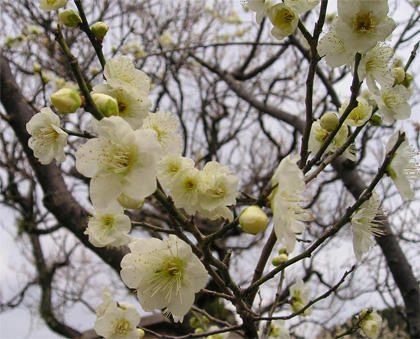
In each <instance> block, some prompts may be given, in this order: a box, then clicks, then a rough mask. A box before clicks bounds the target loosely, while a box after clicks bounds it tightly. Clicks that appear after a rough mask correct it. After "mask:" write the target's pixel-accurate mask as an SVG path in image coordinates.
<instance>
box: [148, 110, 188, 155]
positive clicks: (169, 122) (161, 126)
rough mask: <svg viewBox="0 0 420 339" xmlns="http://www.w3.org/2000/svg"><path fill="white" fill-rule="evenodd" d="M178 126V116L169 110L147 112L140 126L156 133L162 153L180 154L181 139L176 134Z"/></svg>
mask: <svg viewBox="0 0 420 339" xmlns="http://www.w3.org/2000/svg"><path fill="white" fill-rule="evenodd" d="M178 127H179V121H178V118H177V117H176V116H175V115H174V114H172V113H169V112H156V113H149V114H148V115H147V117H146V119H145V120H144V122H143V126H142V128H150V129H152V130H154V131H155V132H156V133H157V136H158V141H159V143H160V145H161V146H162V151H163V153H164V154H181V151H182V139H181V137H180V136H179V135H178V134H177V130H178Z"/></svg>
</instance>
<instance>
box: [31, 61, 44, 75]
mask: <svg viewBox="0 0 420 339" xmlns="http://www.w3.org/2000/svg"><path fill="white" fill-rule="evenodd" d="M32 69H33V70H34V72H35V73H39V72H41V69H42V67H41V65H40V64H37V63H35V64H33V66H32Z"/></svg>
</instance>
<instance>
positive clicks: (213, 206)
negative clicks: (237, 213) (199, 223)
mask: <svg viewBox="0 0 420 339" xmlns="http://www.w3.org/2000/svg"><path fill="white" fill-rule="evenodd" d="M238 183H239V179H238V178H237V177H236V176H235V175H232V174H229V168H228V167H226V166H222V165H220V164H219V163H218V162H217V161H210V162H208V163H207V164H206V165H205V166H204V168H203V170H202V172H201V180H200V187H199V191H200V194H199V206H200V213H201V214H206V216H208V217H209V218H210V219H217V218H218V217H219V215H218V213H217V212H220V213H222V215H220V216H225V215H226V212H227V211H226V209H227V208H226V206H230V205H234V204H235V203H236V196H237V189H238ZM223 210H224V211H223ZM203 212H204V213H203ZM227 213H229V212H227ZM228 219H229V220H231V219H233V215H231V213H230V215H229V218H228Z"/></svg>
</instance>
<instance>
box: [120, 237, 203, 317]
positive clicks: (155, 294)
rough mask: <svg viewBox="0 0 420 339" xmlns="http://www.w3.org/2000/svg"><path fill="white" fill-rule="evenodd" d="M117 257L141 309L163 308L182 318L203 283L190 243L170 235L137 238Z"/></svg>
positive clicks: (197, 261) (124, 278) (126, 281)
mask: <svg viewBox="0 0 420 339" xmlns="http://www.w3.org/2000/svg"><path fill="white" fill-rule="evenodd" d="M129 247H130V250H131V253H130V254H127V255H126V256H124V258H123V259H122V261H121V267H122V269H121V278H122V280H123V281H124V283H125V284H126V285H127V286H128V287H130V288H135V289H137V297H138V299H139V301H140V304H141V306H142V307H143V309H144V310H145V311H152V310H154V309H160V308H166V309H165V312H166V313H172V316H173V317H174V320H175V321H182V319H183V317H184V315H185V314H186V313H187V312H188V311H189V309H190V308H191V306H192V304H193V303H194V296H195V293H197V292H198V291H200V290H201V289H202V288H204V287H205V285H206V283H207V278H208V276H207V271H206V270H205V268H204V265H203V264H202V263H201V262H200V260H199V259H198V258H197V256H196V255H195V254H193V252H192V250H191V247H190V246H189V245H188V244H187V243H185V242H184V241H182V240H180V239H179V238H177V237H176V236H174V235H170V236H169V239H167V240H159V239H154V238H153V239H137V240H135V241H134V242H131V243H130V244H129Z"/></svg>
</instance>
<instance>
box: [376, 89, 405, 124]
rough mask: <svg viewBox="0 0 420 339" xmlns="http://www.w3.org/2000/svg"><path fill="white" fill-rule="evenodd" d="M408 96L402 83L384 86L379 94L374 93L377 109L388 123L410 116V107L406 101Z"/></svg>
mask: <svg viewBox="0 0 420 339" xmlns="http://www.w3.org/2000/svg"><path fill="white" fill-rule="evenodd" d="M409 97H410V92H409V91H408V89H407V88H406V87H405V86H403V85H395V86H392V87H384V88H382V89H381V92H380V94H379V95H374V99H375V100H376V103H377V104H378V108H379V111H380V112H381V113H382V114H383V116H384V120H385V121H386V122H389V123H393V122H394V121H395V120H406V119H409V118H410V115H411V107H410V105H409V104H408V103H407V100H408V99H409Z"/></svg>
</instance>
